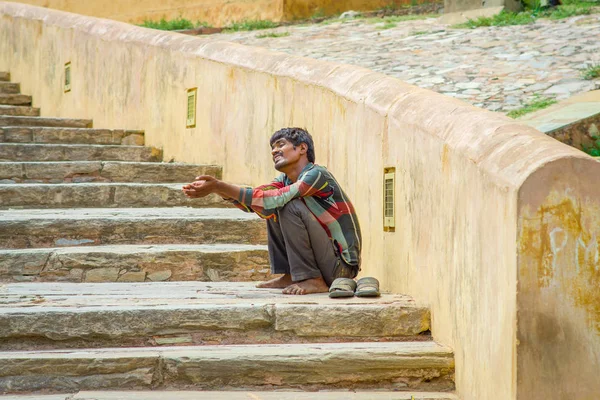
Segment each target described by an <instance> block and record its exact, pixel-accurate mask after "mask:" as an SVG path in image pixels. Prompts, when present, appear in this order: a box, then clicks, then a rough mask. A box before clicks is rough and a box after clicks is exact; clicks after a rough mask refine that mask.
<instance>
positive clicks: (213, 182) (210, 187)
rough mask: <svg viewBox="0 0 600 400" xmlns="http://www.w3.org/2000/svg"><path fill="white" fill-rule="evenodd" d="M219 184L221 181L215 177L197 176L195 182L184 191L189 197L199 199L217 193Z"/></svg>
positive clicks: (184, 188)
mask: <svg viewBox="0 0 600 400" xmlns="http://www.w3.org/2000/svg"><path fill="white" fill-rule="evenodd" d="M219 182H220V181H219V180H218V179H217V178H215V177H214V176H210V175H201V176H197V177H196V179H195V180H194V182H192V183H190V184H189V185H185V186H184V187H183V188H182V190H183V193H184V194H185V195H186V196H187V197H190V198H192V199H198V198H201V197H206V196H208V195H209V194H211V193H215V192H216V191H217V187H218V185H219Z"/></svg>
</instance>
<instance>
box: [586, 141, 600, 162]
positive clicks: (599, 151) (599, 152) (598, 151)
mask: <svg viewBox="0 0 600 400" xmlns="http://www.w3.org/2000/svg"><path fill="white" fill-rule="evenodd" d="M592 139H594V143H593V144H592V145H591V146H589V147H588V146H585V145H583V151H585V152H586V153H588V154H589V155H590V156H592V157H600V136H592Z"/></svg>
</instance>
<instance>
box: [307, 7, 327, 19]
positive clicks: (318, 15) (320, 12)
mask: <svg viewBox="0 0 600 400" xmlns="http://www.w3.org/2000/svg"><path fill="white" fill-rule="evenodd" d="M325 17H326V15H325V11H324V10H323V9H322V8H317V9H316V10H315V12H314V13H313V15H311V16H310V19H321V18H325Z"/></svg>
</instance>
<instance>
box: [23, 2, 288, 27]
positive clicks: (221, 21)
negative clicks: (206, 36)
mask: <svg viewBox="0 0 600 400" xmlns="http://www.w3.org/2000/svg"><path fill="white" fill-rule="evenodd" d="M15 1H16V2H19V3H24V4H30V5H34V6H40V7H47V8H51V9H55V10H61V11H67V12H72V13H76V14H82V15H89V16H92V17H99V18H109V19H114V20H117V21H123V22H129V23H133V24H140V23H142V22H143V21H144V20H146V19H148V20H155V21H158V20H160V19H161V18H165V19H167V20H169V19H175V18H179V17H184V18H186V19H189V20H191V21H202V22H207V23H209V24H210V25H211V26H217V27H222V26H226V25H228V24H230V23H231V22H236V21H242V20H270V21H281V20H282V17H283V0H118V1H115V0H93V1H90V0H15Z"/></svg>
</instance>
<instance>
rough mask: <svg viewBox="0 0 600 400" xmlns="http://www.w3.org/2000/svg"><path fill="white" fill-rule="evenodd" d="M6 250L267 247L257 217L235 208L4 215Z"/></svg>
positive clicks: (0, 222) (0, 218)
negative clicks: (132, 246)
mask: <svg viewBox="0 0 600 400" xmlns="http://www.w3.org/2000/svg"><path fill="white" fill-rule="evenodd" d="M0 243H2V246H3V247H4V248H13V249H18V248H21V249H23V248H35V247H38V248H47V247H57V246H59V247H63V246H77V245H86V246H90V245H105V244H169V243H179V244H208V243H241V244H265V243H266V226H265V223H264V221H262V220H261V219H260V218H259V217H258V216H257V215H255V214H250V213H244V212H241V211H240V210H238V209H233V208H189V207H172V208H113V209H111V208H76V209H69V208H66V209H35V210H27V209H25V210H15V209H8V210H0Z"/></svg>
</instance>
